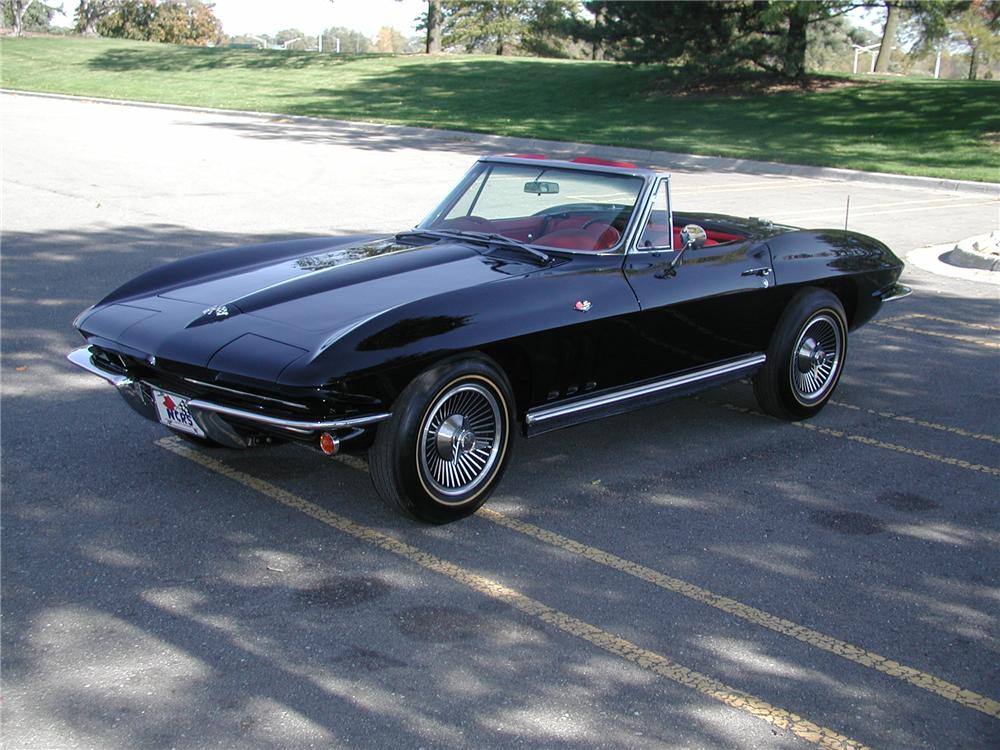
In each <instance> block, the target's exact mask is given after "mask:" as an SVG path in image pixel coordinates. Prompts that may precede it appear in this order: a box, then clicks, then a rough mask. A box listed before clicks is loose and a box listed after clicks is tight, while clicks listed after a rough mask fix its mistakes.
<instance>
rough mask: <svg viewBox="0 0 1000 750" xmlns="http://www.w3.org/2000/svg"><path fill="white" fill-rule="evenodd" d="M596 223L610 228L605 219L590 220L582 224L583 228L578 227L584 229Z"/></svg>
mask: <svg viewBox="0 0 1000 750" xmlns="http://www.w3.org/2000/svg"><path fill="white" fill-rule="evenodd" d="M598 221H599V222H601V223H602V224H607V225H608V226H609V227H610V226H612V224H611V222H610V221H608V220H607V219H591V220H590V221H587V222H584V224H583V226H582V227H580V229H586V228H587V227H589V226H590V225H591V224H595V223H596V222H598Z"/></svg>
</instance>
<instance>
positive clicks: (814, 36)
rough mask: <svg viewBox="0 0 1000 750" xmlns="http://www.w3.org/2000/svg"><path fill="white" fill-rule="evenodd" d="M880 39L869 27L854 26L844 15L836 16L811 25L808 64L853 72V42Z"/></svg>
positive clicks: (865, 43)
mask: <svg viewBox="0 0 1000 750" xmlns="http://www.w3.org/2000/svg"><path fill="white" fill-rule="evenodd" d="M877 41H878V37H877V36H876V35H875V34H873V33H872V32H870V31H868V30H867V29H864V28H861V27H859V26H853V25H851V24H850V23H848V21H847V19H846V18H845V17H844V16H836V17H834V18H828V19H825V20H823V21H819V22H817V23H814V24H811V25H810V26H809V43H808V45H807V46H806V66H807V67H808V68H809V69H810V70H822V71H839V72H845V73H847V72H850V71H851V69H852V67H853V60H854V49H853V47H852V45H855V44H856V45H858V46H859V47H866V46H868V45H870V44H873V43H875V42H877Z"/></svg>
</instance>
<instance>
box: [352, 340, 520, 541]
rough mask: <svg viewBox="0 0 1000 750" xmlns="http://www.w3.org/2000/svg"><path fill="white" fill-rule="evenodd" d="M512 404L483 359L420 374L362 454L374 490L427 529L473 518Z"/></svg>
mask: <svg viewBox="0 0 1000 750" xmlns="http://www.w3.org/2000/svg"><path fill="white" fill-rule="evenodd" d="M512 406H513V399H512V397H511V389H510V385H509V384H508V383H507V378H506V377H504V375H503V373H502V372H501V371H500V370H499V368H497V367H496V366H495V365H493V364H492V363H491V362H489V361H488V360H485V359H480V358H468V359H462V360H454V361H450V362H446V363H442V364H439V365H436V366H434V367H432V368H430V369H428V370H425V371H424V372H423V373H422V374H421V375H419V376H418V377H417V378H416V379H414V381H413V382H412V383H410V384H409V385H408V386H407V387H406V388H405V389H404V390H403V392H402V393H401V394H400V395H399V398H397V399H396V404H395V406H394V407H393V412H392V417H391V418H390V419H388V420H386V421H385V422H383V423H381V424H380V425H379V426H378V432H377V434H376V436H375V443H374V445H373V446H372V448H371V450H370V451H369V454H368V462H369V467H370V469H371V476H372V482H373V484H374V485H375V489H376V491H377V492H378V494H379V495H380V496H381V497H382V498H383V499H384V500H385V501H387V502H388V503H389V504H390V505H392V506H394V507H396V508H398V509H400V510H402V511H403V512H404V513H406V514H408V515H410V516H413V517H414V518H417V519H418V520H421V521H427V522H429V523H447V522H449V521H454V520H457V519H459V518H463V517H465V516H467V515H470V514H472V513H474V512H475V511H476V510H477V509H478V508H479V507H480V506H481V505H482V504H483V503H484V502H486V498H487V497H488V496H489V493H490V492H491V491H492V489H493V487H494V486H495V485H496V483H497V481H498V480H499V479H500V475H501V474H502V473H503V470H504V468H505V465H506V461H507V455H508V452H509V451H508V447H509V443H510V424H511V412H512Z"/></svg>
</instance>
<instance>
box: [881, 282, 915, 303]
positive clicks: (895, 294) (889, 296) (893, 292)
mask: <svg viewBox="0 0 1000 750" xmlns="http://www.w3.org/2000/svg"><path fill="white" fill-rule="evenodd" d="M876 294H877V296H878V298H879V299H881V300H882V301H883V302H895V301H896V300H898V299H903V297H909V296H910V295H911V294H913V290H912V289H910V287H908V286H903V285H902V284H893V285H892V286H890V287H888V288H886V289H883V290H882V291H881V292H877V293H876Z"/></svg>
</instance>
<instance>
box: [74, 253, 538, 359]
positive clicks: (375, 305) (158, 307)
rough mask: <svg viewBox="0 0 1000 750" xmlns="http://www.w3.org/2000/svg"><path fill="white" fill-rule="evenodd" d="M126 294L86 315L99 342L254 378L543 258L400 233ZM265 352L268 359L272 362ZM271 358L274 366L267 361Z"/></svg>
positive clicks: (518, 272) (84, 327)
mask: <svg viewBox="0 0 1000 750" xmlns="http://www.w3.org/2000/svg"><path fill="white" fill-rule="evenodd" d="M310 245H311V246H310V248H309V252H308V253H306V254H303V255H300V256H297V257H291V258H288V257H286V258H282V259H281V260H278V261H276V262H274V263H269V264H264V265H248V266H245V267H241V268H235V269H230V270H229V271H227V272H219V271H216V272H214V273H212V274H209V275H206V276H204V277H199V278H195V279H190V280H186V281H184V282H183V283H180V284H173V285H171V284H169V283H168V284H164V285H163V286H162V287H161V288H159V289H157V290H156V291H154V292H151V293H144V294H142V295H138V296H133V297H128V298H125V299H121V298H117V297H116V296H115V295H112V296H111V298H109V299H114V301H113V302H108V303H106V304H102V305H98V306H97V307H95V308H94V309H93V310H92V311H91V312H89V313H87V314H86V315H85V316H82V317H81V320H80V321H79V323H78V325H79V327H80V330H81V332H83V334H84V335H85V336H86V337H87V338H88V339H90V340H92V341H93V342H94V343H101V344H105V345H107V344H108V343H112V344H117V345H118V346H119V348H121V349H123V350H124V351H126V353H130V354H141V355H143V356H156V357H160V358H166V359H170V360H174V361H178V362H183V363H187V364H192V365H196V366H209V367H211V368H212V369H218V370H222V371H226V372H234V373H237V374H245V375H247V376H255V377H260V376H262V375H264V376H268V377H277V375H278V374H279V373H280V371H281V370H282V369H283V368H284V367H285V366H287V365H288V364H290V363H291V362H292V361H295V360H296V359H299V358H300V357H302V356H308V355H309V354H313V355H314V354H316V353H318V352H319V351H322V350H324V349H325V348H327V347H329V346H330V345H331V344H333V343H335V342H336V340H337V339H338V338H340V337H341V336H343V335H345V334H346V333H348V332H350V331H351V330H353V329H354V328H356V327H358V326H360V325H362V324H363V323H365V322H367V321H369V320H372V319H373V318H375V317H377V316H379V315H381V314H383V313H386V312H388V311H389V310H392V309H393V308H396V307H399V306H401V305H406V304H410V303H412V302H415V301H417V300H420V299H424V298H430V297H436V296H439V295H446V294H449V293H452V292H455V291H457V290H461V289H467V288H469V287H475V286H480V285H484V284H490V283H493V282H496V281H500V280H502V279H505V278H511V277H513V276H522V275H524V274H526V273H530V272H532V271H533V270H538V269H539V266H537V265H535V264H532V263H530V262H527V261H524V260H519V259H517V258H511V257H508V256H500V255H497V254H493V253H489V254H484V253H483V248H482V247H481V246H477V245H470V244H466V243H463V242H452V241H448V242H437V243H432V244H429V245H417V246H414V245H411V244H402V243H399V242H397V241H396V240H395V239H394V238H382V239H375V240H370V239H368V240H365V241H362V242H356V243H346V244H343V243H341V244H338V245H334V246H325V247H321V248H319V249H317V248H316V244H315V242H312V243H310ZM262 360H263V361H262ZM265 365H269V366H265Z"/></svg>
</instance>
